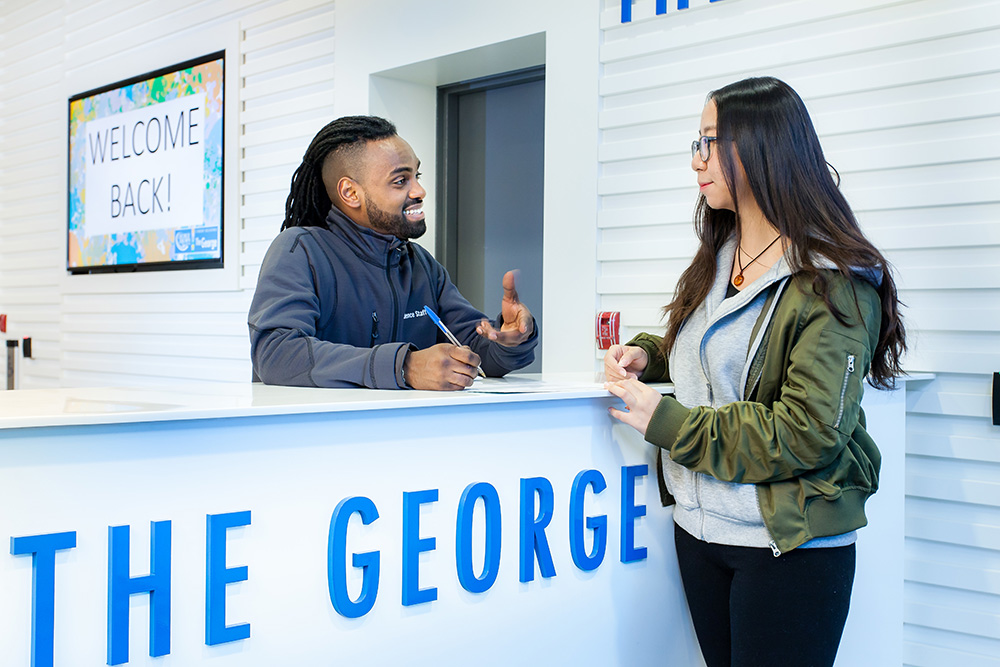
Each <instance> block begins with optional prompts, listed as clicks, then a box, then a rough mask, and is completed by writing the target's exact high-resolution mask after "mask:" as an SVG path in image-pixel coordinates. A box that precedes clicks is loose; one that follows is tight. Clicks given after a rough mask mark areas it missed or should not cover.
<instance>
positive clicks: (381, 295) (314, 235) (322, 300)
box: [248, 208, 538, 389]
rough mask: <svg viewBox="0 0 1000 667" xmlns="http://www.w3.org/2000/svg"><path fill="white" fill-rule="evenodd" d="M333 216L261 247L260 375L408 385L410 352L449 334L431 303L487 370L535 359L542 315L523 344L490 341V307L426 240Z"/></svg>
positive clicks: (256, 331) (256, 309) (501, 370)
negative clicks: (478, 302) (483, 327)
mask: <svg viewBox="0 0 1000 667" xmlns="http://www.w3.org/2000/svg"><path fill="white" fill-rule="evenodd" d="M326 222H327V225H328V227H292V228H289V229H286V230H284V231H282V232H281V233H280V234H278V236H277V237H276V238H275V239H274V241H273V242H272V243H271V247H270V248H268V251H267V253H266V255H265V256H264V261H263V264H262V265H261V269H260V276H259V278H258V280H257V291H256V293H255V294H254V297H253V302H252V303H251V305H250V316H249V322H248V324H249V326H250V357H251V359H252V361H253V370H254V379H259V380H262V381H263V382H265V383H266V384H279V385H294V386H303V387H357V386H361V387H369V388H372V389H397V388H402V387H404V386H405V385H404V383H403V381H402V377H401V368H402V364H403V358H404V356H405V354H406V352H407V351H408V350H409V349H425V348H428V347H431V346H432V345H435V344H437V343H445V342H447V340H446V339H445V337H444V334H442V333H441V332H440V331H439V330H438V328H437V327H436V326H435V325H434V322H432V321H431V319H430V318H429V317H427V316H426V314H425V312H424V306H425V305H427V306H430V307H431V308H433V309H434V311H435V312H436V313H437V314H438V315H439V316H440V317H441V319H442V320H443V321H444V323H445V324H446V325H447V326H448V328H449V329H451V331H452V333H454V334H455V337H456V338H458V340H459V341H461V342H462V343H463V344H465V345H468V346H469V347H471V348H472V350H473V351H474V352H475V353H476V354H478V355H479V356H480V358H481V359H482V364H481V366H482V369H483V371H484V372H485V373H486V374H487V375H489V376H493V377H499V376H502V375H504V374H506V373H508V372H510V371H512V370H516V369H518V368H523V367H524V366H527V365H528V364H530V363H531V362H532V360H533V359H534V356H535V353H534V348H535V345H537V344H538V328H537V325H536V327H535V330H534V332H533V333H532V335H531V338H529V339H528V340H526V341H525V342H523V343H521V344H520V345H518V346H516V347H505V346H503V345H500V344H499V343H495V342H492V341H489V340H487V339H485V338H483V337H482V336H480V335H479V334H477V333H476V326H477V325H478V324H479V322H480V321H482V320H483V319H484V318H485V315H483V313H481V312H479V311H478V310H476V309H475V308H474V307H473V306H472V304H470V303H469V302H468V301H466V299H465V297H463V296H462V295H461V294H460V293H459V291H458V289H457V288H456V287H455V285H454V284H452V282H451V279H450V278H449V277H448V272H447V271H446V270H445V268H444V267H443V266H441V264H439V263H438V262H437V260H435V259H434V258H433V257H432V256H431V255H430V253H428V252H427V251H426V250H425V249H423V248H422V247H420V246H419V245H417V244H415V243H409V242H408V241H402V240H400V239H398V238H396V237H395V236H387V235H385V234H380V233H378V232H375V231H373V230H371V229H368V228H366V227H361V226H360V225H357V224H355V223H354V222H352V221H351V220H350V219H349V218H347V217H346V216H345V215H344V214H343V213H341V212H340V211H339V210H337V209H336V208H331V210H330V214H329V215H328V216H327V219H326ZM501 324H502V322H496V323H494V326H495V327H496V328H497V329H499V328H500V325H501ZM411 346H412V347H411Z"/></svg>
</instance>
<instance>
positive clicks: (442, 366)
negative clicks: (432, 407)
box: [403, 343, 480, 391]
mask: <svg viewBox="0 0 1000 667" xmlns="http://www.w3.org/2000/svg"><path fill="white" fill-rule="evenodd" d="M479 362H480V359H479V355H478V354H476V353H475V352H473V351H472V350H470V349H469V348H467V347H459V346H457V345H452V344H451V343H439V344H437V345H433V346H431V347H429V348H427V349H426V350H412V351H411V352H409V353H407V355H406V359H405V360H404V361H403V374H404V376H405V377H406V383H407V384H408V385H409V386H411V387H413V388H414V389H431V390H436V391H458V390H461V389H465V388H466V387H469V386H471V385H472V382H473V380H475V379H476V374H477V371H478V370H479Z"/></svg>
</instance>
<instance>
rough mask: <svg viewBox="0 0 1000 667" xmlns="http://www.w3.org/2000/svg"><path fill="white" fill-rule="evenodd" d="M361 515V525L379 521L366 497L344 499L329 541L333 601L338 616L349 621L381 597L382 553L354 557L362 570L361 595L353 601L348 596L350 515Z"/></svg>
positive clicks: (332, 522) (353, 562)
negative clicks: (379, 585) (348, 526)
mask: <svg viewBox="0 0 1000 667" xmlns="http://www.w3.org/2000/svg"><path fill="white" fill-rule="evenodd" d="M355 512H357V513H358V514H360V515H361V523H362V524H364V525H366V526H367V525H369V524H370V523H371V522H372V521H374V520H375V519H377V518H378V509H377V508H376V507H375V503H373V502H372V501H371V500H370V499H368V498H365V497H364V496H355V497H353V498H345V499H343V500H341V501H340V504H338V505H337V509H335V510H333V517H332V518H331V519H330V535H329V538H328V540H327V560H326V565H327V572H326V582H327V586H328V587H329V589H330V602H332V603H333V608H334V609H335V610H337V613H338V614H340V615H341V616H345V617H347V618H359V617H361V616H364V615H365V614H367V613H368V612H369V611H371V608H372V607H373V606H374V605H375V598H376V597H377V596H378V578H379V552H377V551H368V552H365V553H362V554H354V556H353V558H352V559H351V565H353V566H354V567H359V568H361V572H362V575H361V595H359V596H358V599H357V601H352V600H351V598H350V596H349V595H348V594H347V524H348V522H349V521H350V519H351V515H352V514H354V513H355Z"/></svg>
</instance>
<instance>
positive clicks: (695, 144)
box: [691, 135, 719, 162]
mask: <svg viewBox="0 0 1000 667" xmlns="http://www.w3.org/2000/svg"><path fill="white" fill-rule="evenodd" d="M718 140H719V138H718V137H706V136H704V135H702V136H700V137H698V138H697V139H695V140H694V141H692V142H691V157H694V156H695V155H698V157H700V158H701V161H702V162H708V161H709V159H710V158H711V157H712V143H711V142H713V141H718ZM702 147H704V149H705V150H704V151H702Z"/></svg>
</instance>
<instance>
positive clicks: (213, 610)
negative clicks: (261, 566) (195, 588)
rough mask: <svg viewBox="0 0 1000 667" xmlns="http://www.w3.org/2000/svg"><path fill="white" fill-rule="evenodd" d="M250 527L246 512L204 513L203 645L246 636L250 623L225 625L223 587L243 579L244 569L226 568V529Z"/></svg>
mask: <svg viewBox="0 0 1000 667" xmlns="http://www.w3.org/2000/svg"><path fill="white" fill-rule="evenodd" d="M249 525H250V511H249V510H247V511H244V512H229V513H228V514H208V515H206V520H205V533H206V536H205V545H206V547H205V549H206V555H205V643H206V644H208V645H209V646H215V645H216V644H225V643H226V642H234V641H237V640H239V639H246V638H247V637H249V636H250V624H249V623H240V624H238V625H226V586H227V585H228V584H234V583H236V582H238V581H246V580H247V566H246V565H241V566H240V567H228V568H227V567H226V530H227V529H229V528H236V527H237V526H249Z"/></svg>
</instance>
